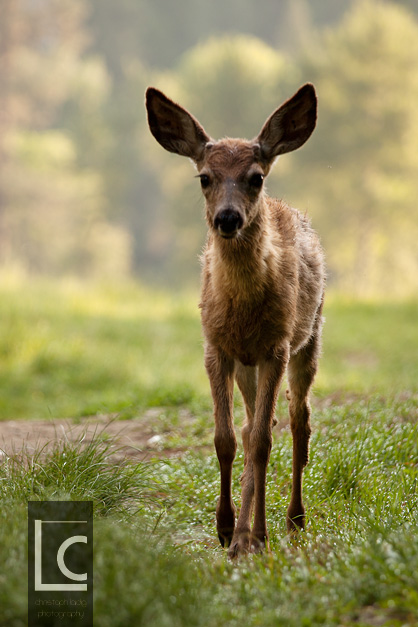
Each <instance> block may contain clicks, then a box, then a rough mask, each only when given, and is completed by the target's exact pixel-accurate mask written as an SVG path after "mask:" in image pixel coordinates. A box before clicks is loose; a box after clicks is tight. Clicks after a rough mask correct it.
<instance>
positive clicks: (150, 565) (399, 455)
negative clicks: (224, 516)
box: [0, 282, 418, 627]
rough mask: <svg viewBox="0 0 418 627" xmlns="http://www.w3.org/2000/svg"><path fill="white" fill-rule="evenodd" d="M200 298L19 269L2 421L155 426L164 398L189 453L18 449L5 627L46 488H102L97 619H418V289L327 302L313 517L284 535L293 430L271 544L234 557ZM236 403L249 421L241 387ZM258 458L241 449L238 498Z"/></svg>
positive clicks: (20, 597)
mask: <svg viewBox="0 0 418 627" xmlns="http://www.w3.org/2000/svg"><path fill="white" fill-rule="evenodd" d="M197 300H198V299H197V297H196V296H194V295H192V296H190V295H189V296H185V295H177V296H174V295H168V294H165V293H156V292H152V291H149V290H145V289H143V288H140V287H138V286H135V285H129V286H128V285H122V286H118V287H112V288H110V287H108V286H102V287H94V288H91V287H90V288H89V287H88V286H86V285H84V286H82V285H78V284H71V283H67V284H64V285H61V286H59V287H57V286H55V285H53V284H50V283H44V284H41V283H35V284H33V285H26V284H19V283H13V282H10V283H7V282H6V283H4V285H3V287H2V288H1V298H0V310H1V315H0V321H1V322H0V324H1V325H2V330H1V334H0V354H1V361H0V377H1V385H2V395H1V406H0V416H1V418H3V419H6V418H34V417H38V418H45V417H48V416H51V417H56V416H61V417H71V416H73V417H79V416H83V415H86V414H92V413H96V412H105V413H107V412H112V413H113V412H117V413H118V415H119V416H120V417H121V418H124V419H128V418H130V417H133V416H134V417H135V418H136V419H138V420H140V419H141V416H142V415H143V412H144V411H145V410H149V408H151V407H160V408H161V409H160V410H159V412H158V417H156V418H155V431H156V432H158V433H163V434H164V437H165V440H164V445H165V446H166V447H168V448H175V449H177V448H179V449H182V450H183V451H184V450H186V451H187V452H185V453H183V455H182V456H181V457H180V458H176V457H174V458H170V459H155V460H151V461H148V462H140V463H136V462H132V461H130V460H128V459H126V460H125V461H123V462H120V461H118V462H117V463H116V462H115V461H114V459H113V458H112V457H111V455H112V452H113V451H114V447H113V443H112V442H111V441H109V440H108V439H107V438H106V434H105V431H103V432H102V433H100V432H97V434H96V437H95V439H94V440H93V442H91V443H90V444H87V445H85V443H84V442H82V441H81V439H80V441H78V442H76V443H70V442H69V441H65V442H64V443H61V444H60V445H56V446H55V447H52V448H45V449H44V450H38V451H35V452H33V451H31V450H29V449H28V450H26V451H23V453H22V455H19V456H16V457H14V458H4V459H3V461H2V463H0V502H1V504H2V507H1V509H0V555H1V556H2V568H1V569H0V627H3V625H4V626H6V625H7V626H10V627H21V626H23V625H26V620H27V619H26V611H27V589H26V585H27V584H26V581H27V501H28V500H36V499H40V500H49V499H74V500H83V499H88V500H92V501H93V503H94V516H95V525H94V538H95V539H94V542H95V547H94V572H95V589H94V616H95V624H97V625H100V627H119V626H120V627H125V626H126V627H128V626H129V627H130V626H132V625H135V626H138V627H141V626H142V625H143V626H144V627H145V626H148V625H153V626H154V625H155V626H156V627H165V626H167V627H171V626H179V627H180V626H181V627H183V626H184V627H194V626H196V627H200V626H202V627H203V626H205V627H218V626H219V625H225V626H226V627H242V626H243V625H245V626H246V627H247V626H248V627H256V626H260V627H269V626H272V627H273V626H276V625H279V626H281V625H283V626H286V627H303V626H314V627H315V626H316V625H329V626H334V625H335V626H353V627H354V626H356V627H357V626H360V627H362V626H370V625H372V626H383V627H401V626H405V625H411V626H412V625H418V568H417V564H418V533H417V532H418V389H417V381H418V377H417V375H418V351H417V347H418V325H417V319H418V316H417V313H418V302H413V301H411V302H395V303H390V302H384V301H382V302H377V301H370V302H356V301H352V300H347V299H342V298H340V297H338V296H337V295H331V296H330V297H329V298H328V301H327V306H326V311H325V316H326V319H327V322H326V325H325V328H324V354H323V357H322V363H321V370H320V374H319V377H318V381H317V385H316V400H315V402H314V416H313V437H312V446H311V458H310V463H309V465H308V467H307V470H306V472H305V483H304V488H305V490H304V491H305V505H306V507H307V529H306V531H305V532H304V533H301V534H299V536H298V537H297V538H296V539H289V538H288V537H287V536H286V524H285V512H286V507H287V504H288V501H289V494H290V481H291V435H290V431H289V429H288V428H284V429H282V430H281V432H278V433H277V434H276V436H275V440H274V445H273V450H272V454H271V459H270V464H269V471H268V483H267V517H268V526H269V530H270V540H271V553H269V554H265V555H263V556H253V557H249V558H247V559H243V560H241V561H240V562H239V563H238V564H231V563H229V562H228V560H227V559H226V554H225V552H224V551H223V550H222V549H221V547H220V545H219V543H218V540H217V536H216V531H215V506H216V500H217V496H218V490H219V471H218V463H217V460H216V457H215V455H214V453H213V448H212V444H211V441H212V436H213V433H212V420H211V416H210V414H211V409H210V398H209V394H208V384H207V381H206V377H205V373H204V369H203V364H202V361H203V360H202V340H201V332H200V323H199V316H198V311H197V308H196V303H197ZM186 410H187V412H186ZM284 411H286V406H285V403H284V402H283V401H281V402H280V403H279V412H280V413H282V412H284ZM185 412H186V413H185ZM236 414H237V423H238V425H239V424H240V423H241V421H242V414H243V410H242V404H241V402H240V401H239V399H238V397H237V401H236ZM0 434H1V423H0ZM242 466H243V457H242V451H241V449H239V452H238V455H237V458H236V463H235V466H234V475H233V485H234V495H235V501H236V503H237V504H238V503H239V476H240V473H241V472H242Z"/></svg>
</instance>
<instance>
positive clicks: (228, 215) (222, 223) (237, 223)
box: [214, 208, 244, 236]
mask: <svg viewBox="0 0 418 627" xmlns="http://www.w3.org/2000/svg"><path fill="white" fill-rule="evenodd" d="M243 224H244V221H243V219H242V216H241V214H240V213H239V212H238V211H236V209H231V208H228V209H223V210H222V211H220V212H219V213H218V215H217V216H216V218H215V221H214V226H215V229H218V230H219V231H220V233H221V235H227V236H228V235H233V234H234V233H236V231H238V230H239V229H240V228H241V227H242V225H243Z"/></svg>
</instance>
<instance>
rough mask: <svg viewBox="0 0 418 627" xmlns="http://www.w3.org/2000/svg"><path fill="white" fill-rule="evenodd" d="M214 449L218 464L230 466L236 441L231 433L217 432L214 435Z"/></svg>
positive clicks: (235, 448) (235, 449)
mask: <svg viewBox="0 0 418 627" xmlns="http://www.w3.org/2000/svg"><path fill="white" fill-rule="evenodd" d="M214 442H215V449H216V454H217V456H218V460H219V462H220V464H223V463H225V464H232V462H233V461H234V459H235V453H236V451H237V440H236V437H235V434H234V432H233V431H230V430H227V431H221V430H217V431H216V433H215V438H214Z"/></svg>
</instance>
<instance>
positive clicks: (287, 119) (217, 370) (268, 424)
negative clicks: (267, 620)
mask: <svg viewBox="0 0 418 627" xmlns="http://www.w3.org/2000/svg"><path fill="white" fill-rule="evenodd" d="M146 109H147V116H148V125H149V128H150V131H151V133H152V135H153V136H154V138H155V139H156V140H157V142H158V143H159V144H161V146H162V147H163V148H165V149H166V150H168V151H169V152H172V153H176V154H178V155H181V156H184V157H188V158H189V159H190V160H191V161H192V162H193V164H194V166H195V168H196V169H197V172H198V174H197V178H199V179H200V185H201V189H202V192H203V196H204V199H205V213H206V222H207V227H208V235H207V242H206V245H205V249H204V252H203V255H202V278H201V301H200V304H199V307H200V310H201V322H202V329H203V336H204V363H205V368H206V371H207V375H208V378H209V382H210V388H211V393H212V398H213V411H214V423H215V436H214V444H215V449H216V454H217V458H218V461H219V467H220V496H219V500H218V502H217V505H216V527H217V532H218V537H219V541H220V543H221V545H222V547H226V548H228V549H229V550H228V557H229V558H230V559H232V560H233V559H235V558H238V557H241V556H244V555H247V554H251V553H262V552H263V551H269V550H270V545H269V536H268V530H267V522H266V482H267V470H268V463H269V458H270V452H271V448H272V429H273V426H274V425H275V424H276V422H277V420H276V417H275V411H276V404H277V400H278V394H279V389H280V386H281V383H282V380H283V378H284V376H285V375H286V374H287V388H288V389H287V390H286V397H287V400H288V402H289V416H290V429H291V434H292V442H293V457H292V487H291V497H290V504H289V506H288V509H287V513H286V523H287V531H288V533H289V534H290V535H293V534H294V533H295V532H297V531H299V530H300V529H304V528H305V518H306V514H305V507H304V504H303V498H302V476H303V471H304V468H305V466H306V465H307V463H308V457H309V440H310V436H311V425H310V416H311V406H310V400H309V399H310V391H311V387H312V384H313V381H314V377H315V375H316V372H317V369H318V360H319V356H320V352H321V330H322V320H323V319H322V307H323V301H324V290H325V269H324V255H323V251H322V248H321V244H320V241H319V237H318V235H317V234H316V232H315V231H314V230H313V228H312V227H311V224H310V221H309V219H308V218H307V217H306V215H304V214H302V213H301V212H299V211H298V210H296V209H294V208H291V207H290V206H289V205H288V204H286V203H285V202H284V201H283V200H279V199H275V198H272V197H270V196H269V195H268V194H267V192H266V190H265V185H264V182H265V179H266V177H267V175H268V174H269V172H270V169H271V167H272V165H273V163H274V162H275V161H276V159H277V158H278V156H279V155H282V154H284V153H288V152H291V151H293V150H296V149H297V148H299V147H301V146H302V145H303V144H304V143H305V142H306V141H307V139H308V138H309V137H310V135H311V134H312V132H313V130H314V128H315V126H316V120H317V97H316V92H315V88H314V86H313V85H312V84H310V83H307V84H305V85H303V86H302V87H301V88H300V89H299V90H298V91H297V92H296V93H295V94H294V95H293V96H292V97H291V98H289V99H288V100H287V101H286V102H284V103H283V104H282V105H281V106H280V107H279V108H277V109H276V110H275V111H274V112H273V113H272V114H271V115H270V117H269V118H268V119H267V120H266V122H265V123H264V125H263V127H262V129H261V131H260V133H259V134H258V135H257V136H256V137H255V139H252V140H245V139H234V138H229V137H225V138H222V139H220V140H214V139H212V138H211V137H210V136H209V135H208V134H207V132H206V131H205V129H204V128H203V126H202V125H201V124H200V122H198V120H197V119H196V118H195V117H194V116H193V115H192V114H191V113H190V112H189V111H187V109H185V108H183V107H181V106H180V105H179V104H177V103H175V102H174V101H172V100H170V99H169V98H168V97H167V96H166V95H165V94H164V93H163V92H161V91H159V90H158V89H156V88H154V87H149V88H148V89H147V91H146ZM235 382H236V383H237V385H238V388H239V390H240V392H241V394H242V397H243V402H244V408H245V422H244V425H243V427H242V430H241V435H242V444H243V449H244V470H243V473H242V476H241V508H240V511H239V515H238V517H237V516H236V508H235V505H234V502H233V499H232V467H233V462H234V459H235V455H236V451H237V439H236V435H235V428H234V418H233V407H234V396H233V394H234V384H235Z"/></svg>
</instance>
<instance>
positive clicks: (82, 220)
mask: <svg viewBox="0 0 418 627" xmlns="http://www.w3.org/2000/svg"><path fill="white" fill-rule="evenodd" d="M3 9H4V11H3ZM84 19H85V3H84V1H83V0H38V1H37V2H32V1H30V0H7V1H6V2H5V3H4V4H3V5H2V15H1V27H0V37H1V39H0V84H1V87H2V106H1V114H0V137H1V146H0V157H1V164H0V209H1V212H0V236H1V237H2V241H1V247H0V260H1V262H2V263H3V264H4V263H8V264H16V263H17V264H20V265H22V266H24V267H25V268H27V269H29V270H31V271H36V272H49V273H51V272H52V273H59V272H63V271H66V272H79V273H82V274H89V273H92V272H93V273H94V272H97V271H98V269H99V267H102V268H105V265H104V264H102V261H103V260H102V259H101V257H103V254H102V253H101V252H100V250H101V249H103V248H106V247H108V250H106V256H107V258H108V259H109V260H110V259H112V257H114V258H113V262H112V263H107V265H106V268H107V270H109V269H111V270H112V271H113V270H114V271H115V273H118V272H120V271H122V270H121V269H122V267H123V272H126V271H127V270H128V269H129V263H128V262H127V258H128V257H129V241H128V240H129V238H128V237H127V236H126V235H124V234H123V232H122V230H121V228H120V227H112V226H111V225H109V224H106V221H105V219H104V217H103V215H101V205H102V204H103V203H102V191H101V180H100V177H99V176H98V174H97V172H95V171H94V167H92V166H93V160H90V163H87V162H83V159H80V158H77V154H76V152H77V151H76V143H75V141H74V137H72V136H71V133H70V132H68V129H67V130H64V128H63V126H65V125H64V124H63V119H62V118H63V117H65V115H63V112H64V110H65V105H66V104H67V103H68V102H69V101H71V99H72V100H73V101H74V100H75V99H77V98H78V100H79V103H80V105H79V106H80V112H81V113H82V114H85V113H90V123H91V121H92V119H94V118H95V116H94V113H97V112H98V110H99V108H100V106H99V105H100V103H101V102H102V101H103V94H105V92H106V76H105V73H104V71H103V66H102V65H101V64H100V62H99V61H96V62H88V61H86V62H85V61H84V60H83V59H82V51H83V48H84V45H85V42H86V33H85V30H84V28H83V23H84ZM81 85H82V88H81V89H80V86H81ZM70 108H71V107H70ZM69 117H71V116H69ZM81 120H82V115H80V116H79V118H78V124H79V126H80V125H81ZM83 123H84V129H83V133H80V132H79V133H78V138H80V137H81V135H82V134H84V146H85V147H86V145H87V142H89V141H90V140H92V139H93V138H94V139H95V142H94V143H95V144H96V145H99V146H100V141H98V138H99V135H100V133H99V132H97V127H98V124H97V123H96V124H93V125H92V124H87V118H83ZM73 136H74V133H73ZM78 147H80V146H78ZM96 150H97V148H96ZM86 152H88V151H86ZM89 152H90V153H91V152H92V149H91V148H89ZM80 154H82V150H80V151H79V155H80ZM112 234H113V236H114V239H115V242H114V247H113V246H111V245H110V244H111V236H112ZM122 240H123V243H124V247H125V248H126V250H124V252H123V261H119V260H117V259H116V257H118V259H121V258H122V257H121V253H120V250H118V247H119V248H120V247H121V244H120V242H121V241H122ZM118 242H119V244H118ZM116 269H118V270H116ZM105 271H106V270H105Z"/></svg>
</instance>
